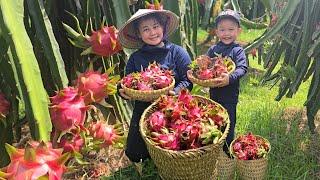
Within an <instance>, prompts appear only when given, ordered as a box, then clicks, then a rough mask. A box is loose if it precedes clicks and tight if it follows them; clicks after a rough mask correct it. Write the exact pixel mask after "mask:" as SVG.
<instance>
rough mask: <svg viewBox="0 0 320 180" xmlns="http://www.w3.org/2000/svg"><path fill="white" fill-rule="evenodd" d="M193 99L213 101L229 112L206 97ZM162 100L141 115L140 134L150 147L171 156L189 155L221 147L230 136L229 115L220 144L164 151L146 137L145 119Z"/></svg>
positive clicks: (154, 103) (196, 96)
mask: <svg viewBox="0 0 320 180" xmlns="http://www.w3.org/2000/svg"><path fill="white" fill-rule="evenodd" d="M192 96H193V97H195V98H202V99H206V100H208V101H211V102H212V103H215V104H217V105H218V106H220V107H221V108H222V109H224V110H225V112H227V110H226V109H225V108H224V107H223V106H222V105H221V104H219V103H217V102H215V101H213V100H212V99H209V98H206V97H203V96H199V95H192ZM160 100H161V99H160V98H159V99H157V100H156V101H154V102H153V103H152V104H151V105H150V106H149V107H148V108H147V109H145V110H144V112H143V114H142V115H141V118H140V122H139V131H140V134H141V136H142V139H143V140H144V141H145V143H147V144H149V145H150V146H152V147H153V148H156V149H158V150H161V151H163V152H166V153H169V154H188V153H191V152H198V151H201V150H208V149H213V147H215V146H221V145H222V144H223V141H224V140H225V139H226V138H227V135H228V132H229V128H230V119H229V115H228V116H227V118H226V121H227V122H226V124H227V125H226V128H225V130H224V132H223V134H222V136H221V138H220V139H219V140H218V143H216V144H209V145H206V146H202V147H200V148H196V149H187V150H179V151H175V150H170V149H164V148H161V147H159V146H156V145H154V144H153V143H151V140H150V139H149V138H147V136H146V133H145V132H146V131H145V129H144V126H143V125H144V119H146V118H145V116H146V114H147V113H148V112H149V111H150V109H151V108H152V107H153V106H155V105H156V104H157V103H158V102H159V101H160Z"/></svg>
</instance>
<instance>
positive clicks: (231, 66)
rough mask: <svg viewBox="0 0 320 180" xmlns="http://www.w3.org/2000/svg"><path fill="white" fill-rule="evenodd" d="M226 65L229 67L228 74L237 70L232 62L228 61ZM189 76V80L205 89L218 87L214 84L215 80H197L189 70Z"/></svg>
mask: <svg viewBox="0 0 320 180" xmlns="http://www.w3.org/2000/svg"><path fill="white" fill-rule="evenodd" d="M226 65H227V70H228V74H231V73H232V72H233V71H234V70H235V69H236V65H235V63H234V62H233V61H232V60H227V62H226ZM187 75H188V78H189V80H190V81H191V82H192V83H194V84H198V85H200V86H203V87H215V85H216V84H215V82H214V79H207V80H202V79H198V78H196V77H195V76H193V72H192V70H189V71H188V72H187Z"/></svg>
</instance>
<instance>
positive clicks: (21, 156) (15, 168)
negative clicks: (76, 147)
mask: <svg viewBox="0 0 320 180" xmlns="http://www.w3.org/2000/svg"><path fill="white" fill-rule="evenodd" d="M31 146H32V147H31V148H32V149H33V150H34V151H35V154H33V155H30V156H34V157H33V158H32V159H33V160H32V161H31V160H28V159H25V153H26V150H25V149H16V151H15V152H13V153H12V154H10V160H11V162H10V164H9V165H8V166H7V167H6V168H5V170H6V173H8V174H9V177H8V179H9V180H36V179H38V178H40V177H41V176H47V177H48V179H49V180H60V179H62V175H63V172H65V171H66V167H65V166H64V165H63V164H61V162H59V161H58V158H60V157H61V156H62V149H52V145H51V143H47V144H46V146H41V145H39V143H38V142H32V143H31Z"/></svg>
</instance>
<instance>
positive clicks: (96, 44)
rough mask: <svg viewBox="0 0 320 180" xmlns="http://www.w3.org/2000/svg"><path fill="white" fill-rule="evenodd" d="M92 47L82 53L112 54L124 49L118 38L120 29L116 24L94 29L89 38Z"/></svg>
mask: <svg viewBox="0 0 320 180" xmlns="http://www.w3.org/2000/svg"><path fill="white" fill-rule="evenodd" d="M87 41H88V43H89V44H90V48H88V49H87V50H85V51H84V52H83V53H81V54H82V55H85V54H89V53H93V54H96V55H99V56H111V55H113V54H116V53H118V52H119V51H121V50H122V47H121V44H120V42H119V40H118V30H117V29H116V28H115V27H114V26H109V27H108V26H104V27H102V28H101V29H100V30H98V31H93V32H92V35H91V36H90V37H89V38H87Z"/></svg>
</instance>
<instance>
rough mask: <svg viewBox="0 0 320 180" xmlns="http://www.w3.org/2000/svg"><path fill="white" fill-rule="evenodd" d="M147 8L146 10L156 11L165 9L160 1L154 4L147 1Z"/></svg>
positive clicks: (156, 0)
mask: <svg viewBox="0 0 320 180" xmlns="http://www.w3.org/2000/svg"><path fill="white" fill-rule="evenodd" d="M145 7H146V9H154V10H162V9H163V5H162V4H161V3H160V2H159V1H158V0H155V1H154V3H153V4H151V3H149V2H148V1H145Z"/></svg>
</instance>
